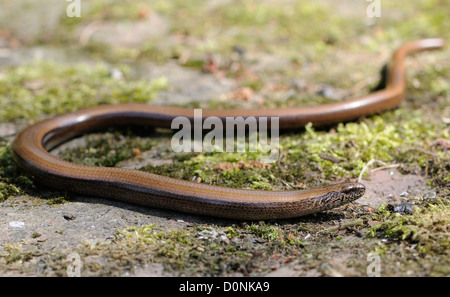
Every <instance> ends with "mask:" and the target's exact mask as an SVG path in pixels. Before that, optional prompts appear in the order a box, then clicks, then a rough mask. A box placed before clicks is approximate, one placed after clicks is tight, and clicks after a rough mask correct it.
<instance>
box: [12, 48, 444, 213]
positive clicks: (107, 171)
mask: <svg viewBox="0 0 450 297" xmlns="http://www.w3.org/2000/svg"><path fill="white" fill-rule="evenodd" d="M443 46H444V41H443V40H442V39H425V40H419V41H415V42H411V43H407V44H405V45H403V46H402V47H400V48H399V49H398V50H397V51H396V52H395V54H394V55H393V58H392V61H391V64H390V67H389V73H388V76H387V84H386V88H385V89H383V90H380V91H377V92H374V93H371V94H368V95H366V96H363V97H360V98H355V99H350V100H346V101H342V102H338V103H331V104H324V105H320V106H313V107H297V108H277V109H248V110H238V109H236V110H220V111H217V110H203V117H204V118H206V117H210V116H215V117H218V118H220V119H222V120H223V121H225V119H226V117H238V116H241V117H244V118H245V117H255V118H259V117H279V127H280V128H281V129H287V128H298V127H303V126H304V125H306V124H307V123H309V122H312V123H313V124H314V125H315V126H320V125H330V124H335V123H339V122H345V121H351V120H355V119H358V118H360V117H362V116H365V115H368V114H373V113H377V112H381V111H383V110H386V109H391V108H394V107H396V106H397V105H398V104H399V103H400V101H401V100H402V99H403V98H404V96H405V67H404V59H405V57H406V56H407V55H409V54H413V53H415V52H418V51H423V50H429V49H436V48H441V47H443ZM177 116H185V117H187V118H189V119H190V120H191V121H193V119H194V111H193V110H191V109H184V108H175V107H165V106H151V105H146V104H121V105H101V106H97V107H93V108H88V109H84V110H80V111H77V112H74V113H69V114H65V115H60V116H57V117H54V118H51V119H48V120H44V121H41V122H38V123H36V124H34V125H32V126H29V127H28V128H26V129H24V130H23V131H22V132H20V133H19V134H18V135H17V137H16V139H15V140H14V142H13V146H12V150H13V157H14V160H15V161H16V163H17V164H18V165H19V166H20V167H21V168H23V169H24V170H25V171H26V172H27V173H28V174H29V175H30V176H32V177H33V178H34V179H35V180H37V181H38V182H41V183H43V184H46V185H48V186H50V187H53V188H56V189H61V190H66V191H73V192H77V193H82V194H88V195H93V196H99V197H106V198H111V199H116V200H120V201H125V202H129V203H134V204H138V205H144V206H149V207H156V208H165V209H172V210H177V211H182V212H187V213H193V214H200V215H209V216H216V217H225V218H233V219H244V220H261V219H278V218H290V217H297V216H302V215H306V214H310V213H314V212H319V211H323V210H328V209H331V208H334V207H337V206H340V205H343V204H345V203H348V202H351V201H354V200H356V199H358V198H359V197H361V196H362V195H363V194H364V191H365V188H364V186H363V185H362V184H359V183H342V184H336V185H331V186H326V187H321V188H315V189H307V190H296V191H259V190H245V189H232V188H227V187H219V186H212V185H206V184H198V183H194V182H190V181H184V180H178V179H173V178H169V177H164V176H160V175H156V174H152V173H147V172H142V171H138V170H132V169H125V168H110V167H109V168H106V167H95V166H85V165H79V164H73V163H70V162H67V161H64V160H61V159H59V158H57V157H55V156H53V155H51V154H50V153H48V150H50V149H51V148H53V147H55V146H57V145H59V144H61V143H62V142H64V141H66V140H68V139H70V138H72V137H74V136H76V135H80V134H82V133H87V132H90V131H93V130H99V129H104V128H107V127H109V126H113V125H114V126H117V125H131V124H132V125H148V126H154V127H170V124H171V122H172V120H173V119H174V118H175V117H177Z"/></svg>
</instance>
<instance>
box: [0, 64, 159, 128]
mask: <svg viewBox="0 0 450 297" xmlns="http://www.w3.org/2000/svg"><path fill="white" fill-rule="evenodd" d="M120 71H122V72H123V73H124V75H125V77H126V76H127V72H128V69H127V68H122V69H120ZM110 72H111V69H109V68H108V67H106V66H105V65H100V64H99V65H96V66H95V67H89V66H87V65H83V64H77V65H59V64H56V63H53V62H46V61H37V62H33V63H31V64H28V65H23V66H19V67H14V68H11V69H8V71H6V69H5V70H3V71H2V74H3V75H1V76H0V121H1V122H4V121H11V120H15V119H19V118H24V119H37V118H38V116H40V115H42V114H50V115H52V114H59V113H64V112H69V111H75V110H78V109H80V108H83V107H89V106H95V105H99V104H106V103H131V102H148V101H150V100H152V99H153V98H154V97H155V95H156V93H157V92H158V91H159V90H162V89H165V88H166V87H167V81H166V80H165V79H164V78H160V79H156V80H154V81H151V82H148V81H145V80H130V79H115V78H114V77H113V76H111V74H110Z"/></svg>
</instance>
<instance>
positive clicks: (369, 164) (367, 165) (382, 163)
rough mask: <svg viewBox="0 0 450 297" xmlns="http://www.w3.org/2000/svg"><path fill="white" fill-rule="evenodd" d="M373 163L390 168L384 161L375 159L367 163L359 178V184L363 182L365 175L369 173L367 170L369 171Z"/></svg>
mask: <svg viewBox="0 0 450 297" xmlns="http://www.w3.org/2000/svg"><path fill="white" fill-rule="evenodd" d="M373 163H379V164H381V165H383V166H389V165H388V164H386V163H384V162H383V161H380V160H375V159H372V160H370V161H369V162H367V164H366V165H365V166H364V167H363V169H362V170H361V173H360V174H359V176H358V182H359V183H360V182H361V180H362V177H363V175H364V173H365V172H366V171H367V169H368V168H369V167H370V166H371V165H372V164H373Z"/></svg>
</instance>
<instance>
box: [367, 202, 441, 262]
mask: <svg viewBox="0 0 450 297" xmlns="http://www.w3.org/2000/svg"><path fill="white" fill-rule="evenodd" d="M377 219H378V220H379V221H380V223H378V224H376V225H374V226H372V227H371V228H369V230H368V231H367V232H368V233H367V234H368V236H369V237H381V238H392V239H398V240H401V241H408V242H411V243H415V244H416V245H417V246H418V247H417V248H416V250H417V251H419V252H421V253H442V252H446V251H447V250H448V248H449V246H450V236H449V232H448V226H449V225H450V224H449V223H450V205H449V203H448V199H445V200H437V201H434V202H425V203H421V204H419V205H418V206H415V207H414V212H413V213H412V214H401V213H395V212H390V211H388V210H387V209H386V208H385V207H382V208H381V209H380V210H379V216H378V217H377Z"/></svg>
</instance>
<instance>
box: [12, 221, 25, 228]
mask: <svg viewBox="0 0 450 297" xmlns="http://www.w3.org/2000/svg"><path fill="white" fill-rule="evenodd" d="M9 226H10V227H13V228H25V223H24V222H20V221H12V222H9Z"/></svg>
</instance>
